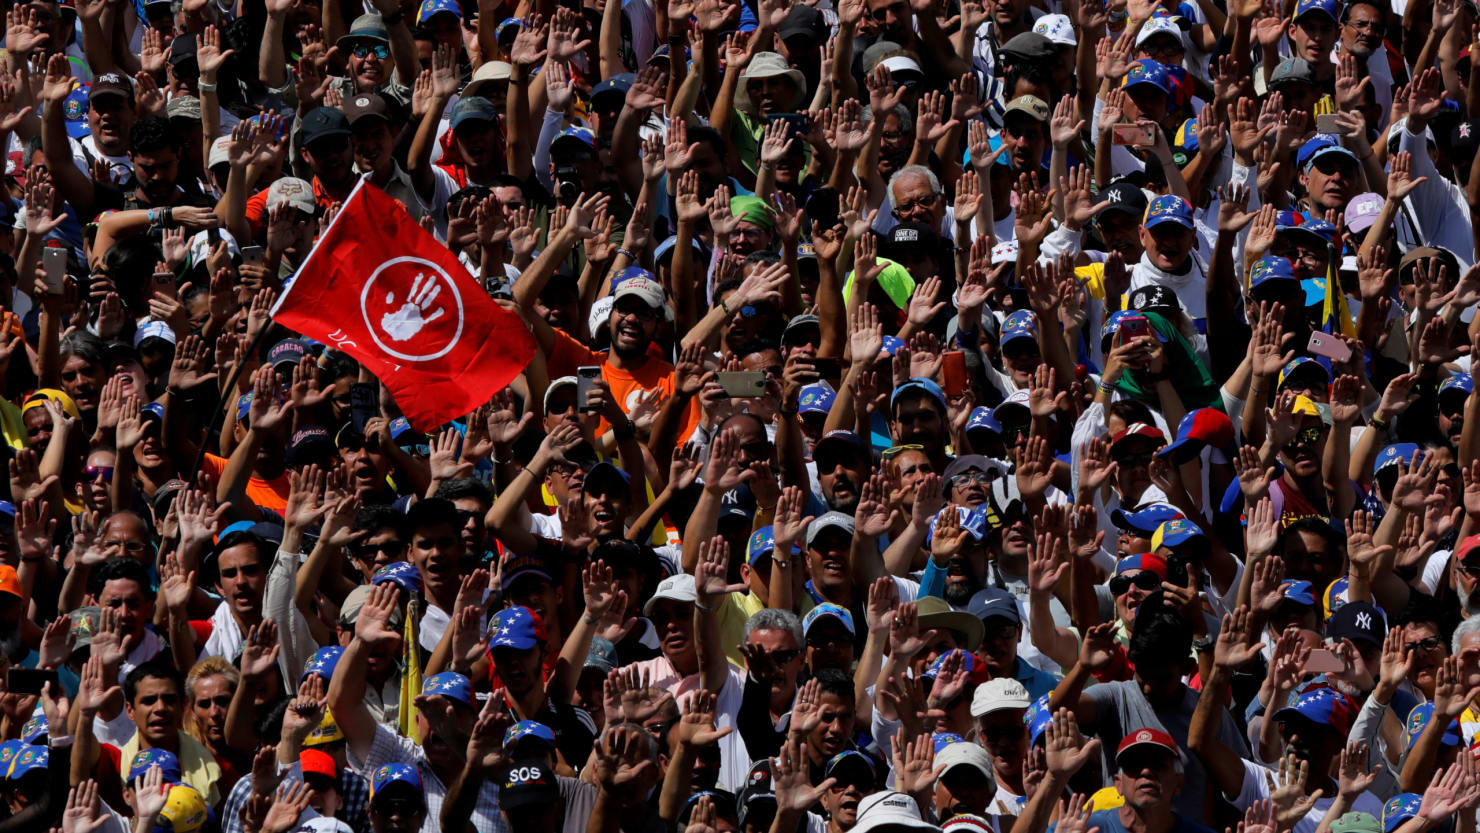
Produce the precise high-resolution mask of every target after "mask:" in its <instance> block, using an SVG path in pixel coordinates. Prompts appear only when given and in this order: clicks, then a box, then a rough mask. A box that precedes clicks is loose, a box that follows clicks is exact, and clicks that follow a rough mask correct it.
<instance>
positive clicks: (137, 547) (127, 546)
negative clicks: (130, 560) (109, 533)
mask: <svg viewBox="0 0 1480 833" xmlns="http://www.w3.org/2000/svg"><path fill="white" fill-rule="evenodd" d="M113 547H118V548H120V549H122V550H123V551H124V552H127V553H133V554H135V555H137V554H139V553H141V552H143V551H144V548H145V544H144V542H143V541H104V542H103V548H104V549H112V548H113Z"/></svg>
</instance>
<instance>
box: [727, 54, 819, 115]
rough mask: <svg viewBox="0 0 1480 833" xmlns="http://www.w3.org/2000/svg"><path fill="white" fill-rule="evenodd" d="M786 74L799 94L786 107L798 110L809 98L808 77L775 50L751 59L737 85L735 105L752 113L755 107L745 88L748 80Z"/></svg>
mask: <svg viewBox="0 0 1480 833" xmlns="http://www.w3.org/2000/svg"><path fill="white" fill-rule="evenodd" d="M778 75H785V76H786V77H787V78H790V79H791V83H792V86H794V87H796V90H797V94H796V97H795V98H794V99H792V101H791V103H789V104H788V105H787V107H786V109H787V111H788V112H790V111H793V110H796V108H797V107H798V106H799V105H800V104H801V102H803V101H806V100H807V98H806V97H807V78H806V76H804V75H802V71H801V70H799V69H793V68H792V66H791V65H790V64H788V63H787V62H786V59H785V58H783V57H781V56H780V55H778V54H777V53H775V52H757V53H756V54H755V57H753V58H751V59H750V65H749V66H747V67H746V68H745V71H744V72H743V73H741V74H740V83H739V84H736V85H735V107H736V108H737V109H739V110H742V111H744V112H746V113H752V112H753V110H754V108H753V107H752V106H751V104H750V93H749V92H748V91H747V90H746V89H745V85H746V82H748V81H751V80H754V79H756V78H774V77H776V76H778Z"/></svg>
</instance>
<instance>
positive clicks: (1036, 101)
mask: <svg viewBox="0 0 1480 833" xmlns="http://www.w3.org/2000/svg"><path fill="white" fill-rule="evenodd" d="M1013 112H1017V113H1024V114H1026V115H1027V116H1028V117H1029V118H1031V119H1032V120H1033V121H1038V122H1043V123H1044V124H1047V123H1048V105H1047V104H1045V103H1044V101H1043V99H1041V98H1039V97H1038V96H1036V95H1020V96H1018V97H1017V98H1014V99H1013V100H1012V101H1009V102H1007V106H1006V107H1004V108H1003V110H1002V116H1003V117H1004V118H1006V117H1007V114H1008V113H1013Z"/></svg>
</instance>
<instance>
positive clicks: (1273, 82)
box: [1268, 58, 1316, 92]
mask: <svg viewBox="0 0 1480 833" xmlns="http://www.w3.org/2000/svg"><path fill="white" fill-rule="evenodd" d="M1315 83H1316V74H1315V71H1314V70H1312V69H1311V66H1310V61H1307V60H1305V59H1304V58H1286V59H1284V60H1283V61H1280V62H1279V63H1278V64H1276V65H1275V68H1274V72H1272V73H1270V75H1269V85H1268V87H1269V90H1270V91H1271V92H1273V91H1274V90H1278V89H1279V88H1280V87H1283V86H1285V85H1286V84H1310V85H1315Z"/></svg>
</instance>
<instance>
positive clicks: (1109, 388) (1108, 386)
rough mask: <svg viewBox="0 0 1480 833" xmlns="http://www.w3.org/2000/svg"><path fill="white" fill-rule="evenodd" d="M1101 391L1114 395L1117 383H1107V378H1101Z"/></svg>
mask: <svg viewBox="0 0 1480 833" xmlns="http://www.w3.org/2000/svg"><path fill="white" fill-rule="evenodd" d="M1100 391H1101V392H1102V393H1114V392H1115V383H1114V382H1107V381H1105V377H1103V376H1101V377H1100Z"/></svg>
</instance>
